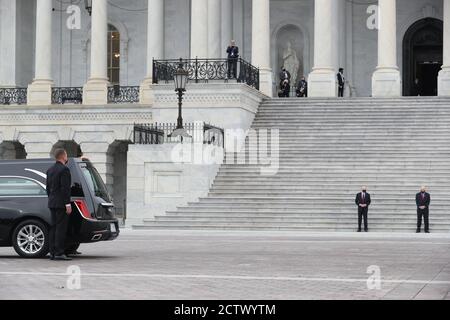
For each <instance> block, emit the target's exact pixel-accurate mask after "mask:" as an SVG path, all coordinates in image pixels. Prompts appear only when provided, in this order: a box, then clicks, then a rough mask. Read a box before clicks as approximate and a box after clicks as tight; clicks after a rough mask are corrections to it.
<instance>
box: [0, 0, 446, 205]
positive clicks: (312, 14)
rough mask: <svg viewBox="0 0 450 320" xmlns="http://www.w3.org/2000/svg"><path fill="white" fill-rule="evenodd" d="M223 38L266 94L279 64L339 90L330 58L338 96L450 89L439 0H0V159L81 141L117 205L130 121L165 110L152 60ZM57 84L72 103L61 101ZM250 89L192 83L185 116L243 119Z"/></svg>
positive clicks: (78, 147)
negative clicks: (119, 95)
mask: <svg viewBox="0 0 450 320" xmlns="http://www.w3.org/2000/svg"><path fill="white" fill-rule="evenodd" d="M232 39H234V40H235V41H236V44H237V45H238V46H239V49H240V55H241V57H242V58H243V59H244V60H246V61H248V62H249V63H251V64H252V65H254V66H256V67H258V68H259V72H260V77H259V80H260V81H259V82H260V83H259V90H260V91H261V92H262V93H263V94H265V95H266V96H274V95H276V91H277V87H278V82H279V71H280V68H281V67H282V66H284V67H285V68H286V69H287V70H288V71H289V72H290V73H291V76H292V80H294V81H297V80H298V79H300V78H301V77H302V76H305V77H306V78H307V80H308V82H309V94H310V96H311V97H335V96H337V85H336V73H337V71H338V69H339V68H341V67H342V68H344V74H345V77H346V81H347V82H346V90H345V93H346V95H347V96H351V97H371V96H374V97H399V96H402V95H403V96H417V95H427V96H433V95H434V96H435V95H440V96H450V0H379V1H372V0H357V1H356V0H289V1H285V0H133V1H127V0H88V1H83V0H33V1H31V0H0V105H2V106H1V107H2V108H1V111H0V115H1V116H0V158H2V159H14V158H25V157H27V158H41V157H48V156H49V155H50V153H51V150H53V149H54V148H55V147H57V146H64V147H66V148H67V149H68V150H69V153H70V155H71V156H78V155H80V154H84V155H86V156H88V157H89V158H90V159H91V160H92V161H93V162H94V164H95V165H96V167H97V168H98V170H99V172H100V174H101V175H102V176H103V177H104V179H105V180H106V182H107V185H108V187H109V188H110V190H111V192H112V193H113V195H114V198H115V200H116V205H117V206H118V207H119V209H120V208H121V209H122V210H124V208H125V207H126V206H127V205H126V203H125V201H126V199H127V194H126V191H127V176H128V177H130V176H131V177H135V178H136V179H138V177H139V176H140V175H141V171H139V170H141V169H136V172H131V173H130V172H127V163H126V159H127V150H128V145H129V144H130V143H132V140H133V139H132V135H133V125H134V124H135V123H143V122H155V121H158V122H167V121H168V119H172V118H173V119H174V120H175V119H176V109H174V108H173V107H176V97H175V96H172V95H173V89H172V87H170V89H168V88H167V85H166V87H164V85H163V86H162V87H161V86H160V87H158V86H154V85H152V83H153V79H152V78H153V69H152V67H153V63H152V62H153V60H154V59H178V58H180V57H181V58H184V59H187V58H192V59H195V58H201V59H217V58H222V59H223V58H226V52H225V50H226V47H227V45H228V44H229V43H230V41H231V40H232ZM112 85H115V86H116V87H117V86H118V87H119V90H122V91H120V92H125V91H126V92H128V93H130V92H131V94H130V96H131V98H130V96H128V98H127V99H124V100H123V101H120V99H119V101H116V100H115V99H113V98H111V95H113V94H114V92H115V90H116V89H115V88H112V87H111V86H112ZM61 88H64V90H69V91H70V90H72V89H76V90H78V89H82V94H83V99H82V102H83V104H82V105H80V104H71V103H68V104H65V105H62V103H64V101H61V100H60V99H59V98H57V97H58V96H57V93H58V90H60V89H61ZM157 88H159V89H157ZM10 89H14V90H15V91H13V92H15V93H14V94H16V95H18V96H20V95H23V94H25V93H26V99H22V100H21V99H16V100H17V101H19V100H20V101H21V102H20V103H21V104H20V105H15V103H14V101H12V102H11V101H9V100H7V99H6V98H5V97H6V96H5V95H4V94H3V95H2V92H6V91H5V90H10ZM250 89H251V88H243V87H240V86H236V84H234V83H233V84H230V83H228V84H227V83H225V84H223V83H222V84H217V85H213V84H208V85H206V84H204V85H202V84H200V85H199V86H198V87H197V88H194V86H193V87H191V88H190V94H189V96H188V97H187V101H186V104H187V119H188V120H189V121H207V122H210V123H213V124H216V125H219V126H220V127H222V128H225V129H227V128H229V127H231V128H240V129H243V130H246V129H248V128H249V127H250V125H251V122H252V119H253V116H254V115H255V113H256V111H257V108H258V105H259V103H260V102H261V101H262V100H263V99H264V96H263V95H261V94H260V92H256V90H250ZM2 90H3V91H2ZM76 90H75V91H74V92H77V91H76ZM158 90H159V91H158ZM55 92H56V95H55ZM55 97H56V98H55ZM16 98H17V97H16ZM8 99H9V98H8ZM58 99H59V100H58ZM17 101H15V102H17ZM25 104H26V105H25ZM218 111H220V112H218ZM223 115H230V117H229V118H226V117H225V116H223ZM133 179H134V178H133ZM131 180H132V179H131ZM131 180H130V179H128V181H131ZM132 181H134V180H132ZM142 183H143V184H144V182H142ZM139 188H141V187H139ZM141 189H142V188H141ZM141 189H136V190H133V193H132V194H129V195H128V198H131V200H133V197H134V198H135V199H134V200H136V199H141V198H142V197H143V196H142V195H141V194H140V193H142V194H144V190H141ZM137 201H140V200H137ZM119 211H120V210H119Z"/></svg>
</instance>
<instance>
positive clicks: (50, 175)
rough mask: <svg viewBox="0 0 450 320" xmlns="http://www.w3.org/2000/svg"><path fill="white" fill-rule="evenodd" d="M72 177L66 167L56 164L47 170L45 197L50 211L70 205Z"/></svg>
mask: <svg viewBox="0 0 450 320" xmlns="http://www.w3.org/2000/svg"><path fill="white" fill-rule="evenodd" d="M71 180H72V177H71V175H70V170H69V168H68V167H66V166H65V165H63V164H62V163H61V162H59V161H58V162H56V163H55V164H54V165H53V166H52V167H50V169H48V170H47V188H46V189H47V195H48V207H49V208H50V209H64V208H65V207H66V204H70V191H71V190H70V186H71V183H72V181H71Z"/></svg>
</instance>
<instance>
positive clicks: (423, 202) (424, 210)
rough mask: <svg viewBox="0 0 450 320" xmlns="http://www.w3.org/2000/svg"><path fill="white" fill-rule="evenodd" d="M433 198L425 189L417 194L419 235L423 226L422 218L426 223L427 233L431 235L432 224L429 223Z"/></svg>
mask: <svg viewBox="0 0 450 320" xmlns="http://www.w3.org/2000/svg"><path fill="white" fill-rule="evenodd" d="M430 201H431V197H430V194H429V193H428V192H427V191H426V188H425V187H422V188H421V189H420V192H419V193H418V194H416V205H417V230H416V232H417V233H420V228H421V226H422V217H423V220H424V223H425V233H430V224H429V221H428V215H429V210H428V208H429V206H430Z"/></svg>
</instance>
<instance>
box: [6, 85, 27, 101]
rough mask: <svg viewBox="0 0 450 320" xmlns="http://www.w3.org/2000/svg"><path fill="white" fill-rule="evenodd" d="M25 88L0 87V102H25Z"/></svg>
mask: <svg viewBox="0 0 450 320" xmlns="http://www.w3.org/2000/svg"><path fill="white" fill-rule="evenodd" d="M26 103H27V88H0V104H4V105H9V104H26Z"/></svg>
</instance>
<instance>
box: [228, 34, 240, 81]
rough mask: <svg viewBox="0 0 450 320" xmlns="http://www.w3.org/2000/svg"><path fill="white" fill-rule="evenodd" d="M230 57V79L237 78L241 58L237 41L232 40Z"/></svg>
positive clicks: (229, 51) (229, 47)
mask: <svg viewBox="0 0 450 320" xmlns="http://www.w3.org/2000/svg"><path fill="white" fill-rule="evenodd" d="M227 55H228V79H232V78H237V62H238V58H239V47H238V46H236V41H234V40H231V44H230V45H229V46H228V47H227Z"/></svg>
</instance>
